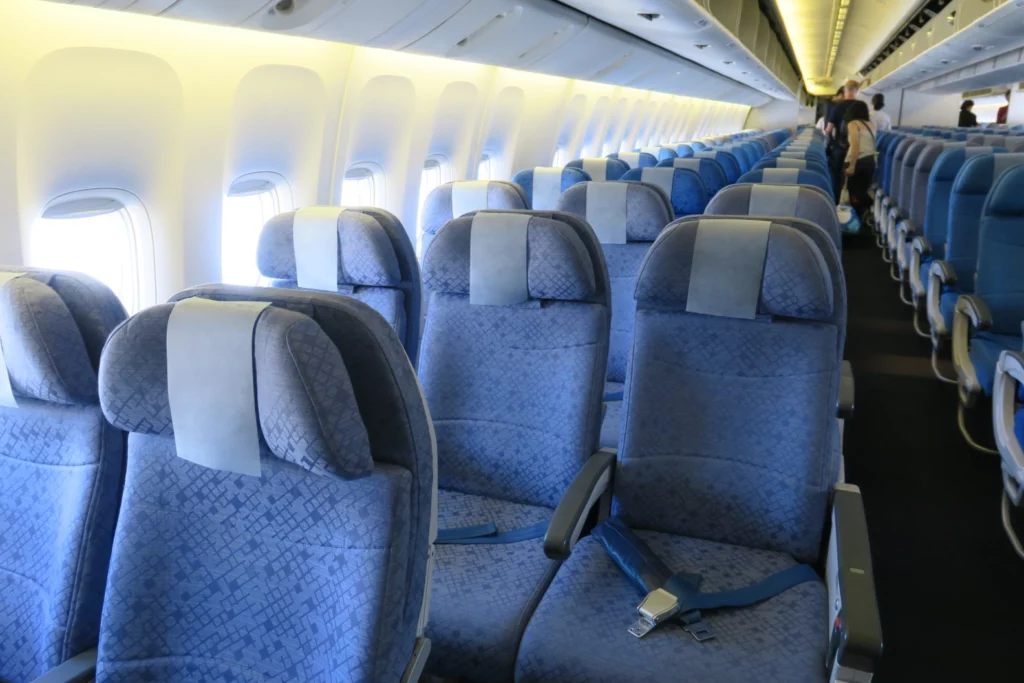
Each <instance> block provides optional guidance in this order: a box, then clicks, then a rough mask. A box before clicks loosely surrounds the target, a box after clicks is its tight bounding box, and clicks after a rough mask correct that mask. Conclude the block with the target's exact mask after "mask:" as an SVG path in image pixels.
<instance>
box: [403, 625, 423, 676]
mask: <svg viewBox="0 0 1024 683" xmlns="http://www.w3.org/2000/svg"><path fill="white" fill-rule="evenodd" d="M429 658H430V639H429V638H424V637H423V636H420V637H418V638H417V639H416V644H415V645H413V649H412V656H411V657H409V664H408V665H407V666H406V667H405V673H403V674H402V681H401V683H419V680H420V679H421V678H422V677H423V671H424V669H426V668H427V659H429Z"/></svg>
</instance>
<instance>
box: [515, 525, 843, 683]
mask: <svg viewBox="0 0 1024 683" xmlns="http://www.w3.org/2000/svg"><path fill="white" fill-rule="evenodd" d="M637 535H639V536H640V538H642V539H643V540H644V541H645V542H646V543H647V544H649V545H650V546H651V549H652V550H653V551H654V552H655V553H657V555H658V556H659V557H661V558H662V559H663V560H664V561H665V562H666V563H667V564H668V565H669V567H670V568H671V569H672V570H673V571H680V572H696V573H700V574H701V575H702V577H703V580H702V582H701V589H702V590H704V591H720V590H730V589H733V588H739V587H742V586H746V585H749V584H751V583H754V582H757V581H759V580H761V579H763V578H765V577H766V576H769V575H770V574H773V573H775V572H778V571H782V570H783V569H786V568H788V567H791V566H793V565H794V564H796V563H795V562H794V561H793V560H792V558H790V557H788V556H786V555H784V554H782V553H775V552H770V551H765V550H755V549H752V548H743V547H739V546H733V545H724V544H721V543H713V542H710V541H702V540H698V539H692V538H682V537H678V536H670V535H667V534H661V533H655V532H651V531H637ZM642 597H643V596H641V595H640V594H639V593H638V591H637V589H636V588H635V587H634V586H633V585H632V584H631V583H630V582H629V581H628V580H627V579H626V577H625V575H624V574H623V573H622V571H621V570H620V569H619V568H618V567H617V566H616V565H615V563H614V562H613V561H612V559H611V558H610V557H609V555H608V553H607V552H606V551H605V550H604V548H602V547H601V546H600V544H599V543H597V542H596V541H594V540H593V539H592V538H589V537H588V538H584V539H582V540H581V541H580V542H579V543H578V544H577V546H576V547H575V549H574V550H573V553H572V556H571V557H570V558H569V559H568V560H567V561H566V562H565V564H564V565H563V566H562V568H561V569H560V570H559V572H558V574H557V575H556V576H555V580H554V581H553V582H552V584H551V587H550V588H549V589H548V591H547V593H545V595H544V598H543V600H542V601H541V604H540V606H539V607H538V608H537V610H536V612H535V613H534V616H533V619H531V620H530V625H529V627H528V628H527V629H526V634H525V635H524V637H523V643H522V645H521V646H520V648H519V658H518V661H517V664H516V681H517V682H518V683H572V682H574V681H579V682H580V683H623V682H624V681H677V680H687V681H691V680H692V681H714V683H747V682H748V681H764V682H772V683H824V681H826V680H827V674H826V671H825V666H824V661H825V653H826V649H827V646H828V630H827V629H826V628H825V626H826V620H827V618H828V592H827V591H826V589H825V585H824V584H823V583H805V584H801V585H799V586H796V587H794V588H791V589H790V590H787V591H785V592H784V593H781V594H780V595H778V596H776V597H774V598H772V599H771V600H768V601H766V602H763V603H761V604H759V605H754V606H751V607H744V608H742V609H736V610H719V611H716V612H713V613H710V614H708V615H706V616H707V618H708V620H709V621H710V622H711V626H712V628H713V629H714V631H715V639H714V640H711V641H707V642H704V643H698V642H697V641H696V640H694V639H693V638H692V637H691V636H690V634H688V633H686V632H685V631H683V630H682V629H681V628H680V627H678V626H675V625H668V626H663V627H661V628H659V629H658V630H656V631H654V632H653V633H651V634H649V635H647V636H646V637H645V638H644V639H643V640H637V639H636V638H634V637H633V636H632V635H630V634H629V633H628V632H627V631H626V627H627V626H628V625H629V623H630V621H631V620H632V619H633V618H634V617H635V614H636V606H637V604H638V603H639V602H640V600H641V598H642Z"/></svg>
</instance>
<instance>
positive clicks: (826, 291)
mask: <svg viewBox="0 0 1024 683" xmlns="http://www.w3.org/2000/svg"><path fill="white" fill-rule="evenodd" d="M636 300H637V302H639V303H641V304H645V305H648V306H652V307H660V308H682V309H684V310H686V311H687V312H688V313H703V314H706V315H719V316H725V317H737V318H748V319H752V318H754V317H755V316H757V315H765V316H779V317H786V318H800V319H806V320H820V321H828V320H829V319H830V318H831V317H832V313H833V306H834V301H833V287H832V275H831V273H830V272H829V269H828V265H827V263H826V261H825V258H824V257H823V256H822V254H821V251H820V250H819V249H818V247H817V246H815V244H814V242H812V241H811V239H810V238H808V237H807V236H806V235H804V234H802V233H801V232H800V231H798V230H796V229H794V228H791V227H788V226H786V225H781V224H778V223H774V222H771V221H769V220H750V219H736V218H697V217H690V218H681V219H679V220H677V221H675V222H673V223H672V224H671V225H670V226H669V227H668V228H666V229H665V231H664V232H663V233H662V234H661V236H660V237H659V238H658V240H657V241H656V242H655V243H654V246H652V247H651V249H650V251H649V252H648V253H647V257H646V259H645V260H644V263H643V265H642V266H641V268H640V275H639V276H638V278H637V284H636Z"/></svg>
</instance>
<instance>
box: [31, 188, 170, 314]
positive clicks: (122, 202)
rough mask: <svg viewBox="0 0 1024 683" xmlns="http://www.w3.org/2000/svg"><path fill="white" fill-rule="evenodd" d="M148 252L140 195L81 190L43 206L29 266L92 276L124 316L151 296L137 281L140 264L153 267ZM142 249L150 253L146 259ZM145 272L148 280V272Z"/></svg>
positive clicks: (148, 232) (146, 224)
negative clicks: (107, 289)
mask: <svg viewBox="0 0 1024 683" xmlns="http://www.w3.org/2000/svg"><path fill="white" fill-rule="evenodd" d="M151 249H152V237H151V229H150V226H149V218H148V215H147V213H146V210H145V208H144V207H143V206H142V203H141V202H140V201H139V199H138V197H136V196H135V195H133V194H131V193H130V192H125V191H123V190H85V191H81V192H72V193H70V194H66V195H62V196H61V197H58V198H57V199H54V200H53V201H51V202H50V203H49V204H47V205H46V208H45V209H44V210H43V213H42V215H41V216H40V217H39V219H38V220H37V221H36V222H35V225H34V226H33V228H32V234H31V237H30V241H29V263H30V265H32V266H35V267H38V268H48V269H53V270H72V271H77V272H79V273H84V274H86V275H90V276H92V277H94V278H96V279H97V280H99V281H100V282H102V283H104V284H105V285H107V286H108V287H110V289H111V290H112V291H113V292H114V294H116V295H117V297H118V298H119V299H120V300H121V303H122V304H123V305H124V307H125V309H126V310H127V311H128V313H135V312H136V311H138V310H139V309H140V308H141V307H142V305H143V299H144V298H147V299H148V298H149V297H144V292H143V290H144V289H147V290H148V288H144V287H143V286H142V283H141V277H140V262H147V261H148V263H149V264H152V262H153V254H152V253H151ZM140 251H150V253H149V254H148V259H143V258H141V257H140V256H141V254H140ZM146 274H147V275H149V276H152V269H151V268H150V270H149V271H147V273H146ZM154 296H155V294H154ZM146 303H150V302H149V301H146Z"/></svg>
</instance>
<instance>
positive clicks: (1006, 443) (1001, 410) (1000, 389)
mask: <svg viewBox="0 0 1024 683" xmlns="http://www.w3.org/2000/svg"><path fill="white" fill-rule="evenodd" d="M1021 386H1024V353H1021V352H1020V351H1003V352H1002V353H1000V354H999V362H998V363H996V378H995V383H994V385H993V387H992V426H993V429H994V432H995V438H996V446H997V447H998V449H999V456H1000V458H1002V461H1003V463H1002V464H1003V489H1004V490H1005V491H1006V495H1007V496H1009V498H1010V501H1011V502H1012V503H1013V504H1014V505H1015V506H1018V507H1019V506H1020V504H1021V502H1022V499H1024V444H1022V443H1021V442H1020V440H1019V439H1018V438H1017V432H1016V429H1015V427H1016V424H1015V422H1016V418H1017V414H1016V413H1017V394H1018V392H1019V390H1020V387H1021Z"/></svg>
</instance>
